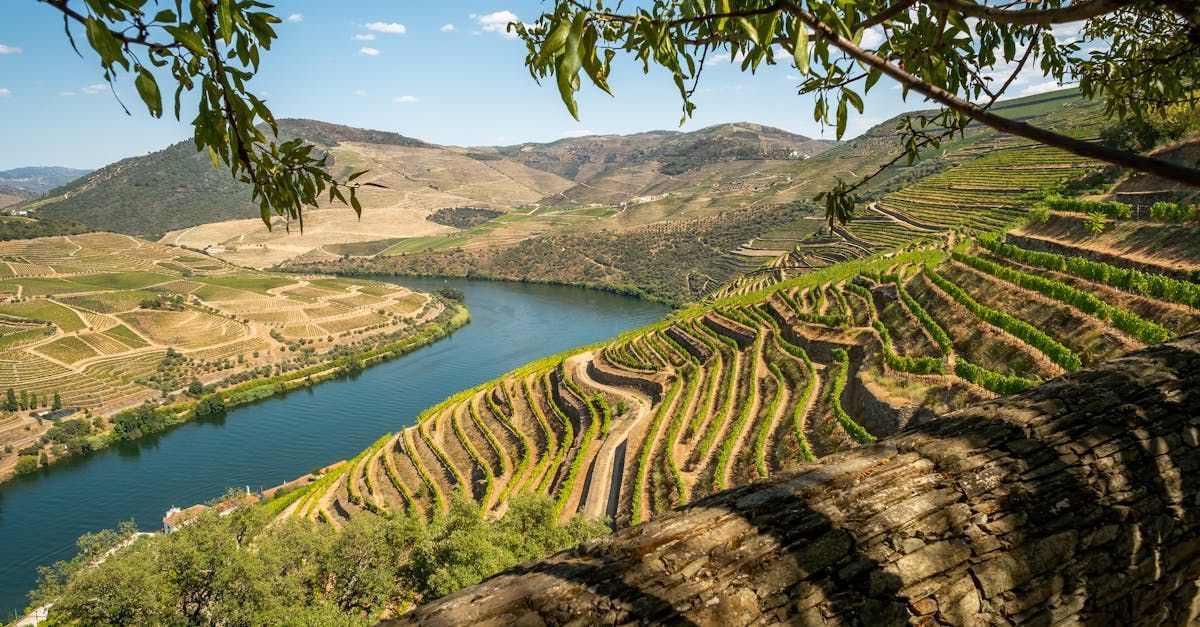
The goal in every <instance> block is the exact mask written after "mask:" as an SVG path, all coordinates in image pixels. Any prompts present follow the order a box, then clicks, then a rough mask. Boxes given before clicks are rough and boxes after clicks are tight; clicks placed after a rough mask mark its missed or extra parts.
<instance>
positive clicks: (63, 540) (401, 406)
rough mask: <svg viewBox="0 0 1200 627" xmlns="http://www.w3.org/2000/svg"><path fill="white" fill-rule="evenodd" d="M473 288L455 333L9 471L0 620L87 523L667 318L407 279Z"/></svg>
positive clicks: (352, 441)
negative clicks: (350, 370) (38, 466)
mask: <svg viewBox="0 0 1200 627" xmlns="http://www.w3.org/2000/svg"><path fill="white" fill-rule="evenodd" d="M399 283H400V284H401V285H402V286H403V287H406V288H408V289H411V290H414V291H419V292H423V293H436V292H437V291H438V290H439V289H441V288H442V287H445V286H447V285H448V286H450V287H453V288H455V289H457V290H459V291H461V292H462V293H463V294H464V296H465V304H466V306H467V307H468V308H469V309H470V316H471V322H470V323H469V324H467V325H465V326H463V327H462V328H460V329H458V330H457V331H455V332H454V333H453V334H451V335H450V336H449V337H447V338H444V339H442V340H440V341H437V342H433V343H431V344H429V345H427V346H425V347H423V348H419V349H416V350H413V351H411V352H410V353H408V354H406V355H405V356H404V357H402V358H400V359H390V360H387V361H385V362H382V363H379V364H377V365H373V366H371V367H369V368H366V369H364V370H362V371H361V372H358V373H356V374H349V375H347V376H343V377H339V378H336V379H334V380H332V381H328V382H326V383H324V384H322V385H320V386H314V387H311V388H309V387H302V388H298V389H296V390H294V391H292V392H289V393H287V394H278V395H275V396H273V397H271V398H268V399H266V400H263V401H260V402H256V403H251V404H248V405H244V406H241V407H238V408H236V409H231V410H230V411H228V412H227V413H224V414H219V415H211V416H202V417H198V418H195V419H192V420H189V421H188V422H186V423H184V424H180V425H178V426H176V427H173V428H172V429H170V430H168V431H165V432H163V433H161V434H158V435H153V436H147V437H143V438H141V439H139V440H136V441H131V442H120V443H117V444H115V445H113V446H110V447H109V448H108V449H106V450H103V451H99V452H97V453H94V454H91V455H87V456H84V457H79V458H71V459H68V460H65V461H64V462H63V463H61V464H58V465H56V466H55V467H54V468H53V469H51V471H50V472H45V473H41V472H39V473H35V474H33V475H30V476H23V477H17V478H15V479H13V480H10V481H8V482H6V483H4V484H0V538H4V542H0V617H2V618H0V621H2V620H3V619H9V620H11V619H15V618H17V617H18V616H19V615H20V614H21V613H24V611H25V609H26V607H27V606H28V605H29V599H28V598H27V596H26V594H27V592H28V591H29V590H30V589H32V588H33V587H34V586H35V585H36V582H37V567H38V566H40V565H50V564H52V563H54V562H57V561H59V560H69V559H70V558H71V556H72V555H74V554H75V553H76V551H77V548H76V545H75V541H76V539H77V538H79V537H80V536H81V535H83V534H85V533H89V532H94V531H96V530H99V529H113V528H116V527H118V526H119V525H120V524H121V523H122V522H124V521H129V520H131V519H133V520H136V521H138V522H139V523H140V524H139V527H140V528H141V529H143V530H145V531H150V530H154V529H157V528H159V527H160V525H161V521H162V517H163V513H164V512H165V511H166V510H168V509H169V508H170V507H171V506H172V505H180V506H184V505H187V504H190V503H204V502H208V501H211V500H212V499H214V498H217V497H220V496H221V495H222V494H224V493H225V492H226V491H227V490H228V489H229V488H239V489H242V490H244V489H245V487H246V486H249V487H250V489H251V490H253V491H259V490H262V489H264V488H267V487H269V486H274V485H279V484H281V483H285V482H287V481H290V480H293V479H295V478H297V477H301V476H303V475H305V473H308V472H310V471H312V470H314V469H317V468H325V467H328V466H329V465H331V464H333V463H335V462H337V461H338V460H345V459H350V458H353V457H354V456H355V455H357V454H358V453H359V452H360V451H362V450H363V449H364V448H367V447H369V446H370V445H371V443H372V442H375V441H376V440H378V438H379V436H380V435H382V434H384V433H388V432H391V433H395V432H397V431H399V430H401V429H403V428H405V427H406V426H408V425H411V424H413V423H414V421H415V419H416V417H417V416H418V415H420V414H421V413H422V412H423V411H425V410H426V409H427V408H429V407H430V406H432V405H436V404H437V403H439V402H441V401H443V400H444V399H445V398H446V397H448V396H451V395H453V394H455V393H456V392H459V391H461V390H463V389H466V388H470V387H473V386H475V385H477V384H479V383H482V382H484V381H489V380H492V379H495V378H496V377H499V376H501V375H503V374H504V373H506V372H508V371H510V370H512V369H514V368H518V367H520V366H522V365H524V364H527V363H528V362H530V361H531V360H536V359H538V358H541V357H544V356H546V355H553V354H557V353H560V352H562V351H565V350H568V349H571V348H573V347H578V346H584V345H588V344H593V343H595V342H598V341H601V340H604V339H607V338H611V337H614V336H617V335H619V334H621V333H623V332H626V331H628V330H630V329H635V328H640V327H643V326H645V325H647V324H650V323H653V322H657V321H659V320H661V319H662V317H663V316H664V315H666V314H667V313H668V310H667V308H666V307H664V306H662V305H659V304H655V303H650V302H647V301H643V300H638V299H632V298H626V297H621V296H616V295H613V294H610V293H606V292H598V291H593V290H584V289H578V288H572V287H558V286H549V285H536V284H525V283H505V282H499V281H463V280H453V279H451V280H449V281H444V280H440V279H439V280H436V281H435V280H421V279H406V280H404V281H402V282H399Z"/></svg>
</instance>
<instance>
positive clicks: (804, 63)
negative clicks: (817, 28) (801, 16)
mask: <svg viewBox="0 0 1200 627" xmlns="http://www.w3.org/2000/svg"><path fill="white" fill-rule="evenodd" d="M795 29H796V32H795V33H793V34H792V56H794V57H795V58H796V69H797V70H800V73H801V74H803V75H805V76H808V27H807V26H805V25H804V24H803V23H801V22H799V21H796V22H795Z"/></svg>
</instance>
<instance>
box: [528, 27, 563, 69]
mask: <svg viewBox="0 0 1200 627" xmlns="http://www.w3.org/2000/svg"><path fill="white" fill-rule="evenodd" d="M570 32H571V25H570V24H568V23H567V21H566V20H563V21H561V22H559V23H558V24H556V25H555V26H554V29H553V30H551V31H550V34H549V35H547V36H546V40H545V41H544V42H543V43H542V49H541V50H540V51H538V55H537V57H536V59H535V60H534V63H536V64H537V65H545V64H546V62H548V61H549V60H550V58H551V57H552V56H554V53H556V52H558V51H559V50H562V48H563V46H564V45H566V43H567V35H569V34H570Z"/></svg>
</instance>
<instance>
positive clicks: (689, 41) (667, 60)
mask: <svg viewBox="0 0 1200 627" xmlns="http://www.w3.org/2000/svg"><path fill="white" fill-rule="evenodd" d="M1073 22H1082V24H1083V30H1082V32H1081V34H1080V36H1079V37H1078V38H1076V39H1071V40H1069V41H1059V40H1058V39H1056V38H1055V35H1054V33H1053V30H1052V29H1053V28H1054V26H1055V25H1060V24H1068V23H1073ZM508 28H509V30H510V31H512V32H515V33H516V34H517V35H519V36H520V37H521V38H522V39H523V40H524V41H525V43H526V45H527V48H528V55H527V57H526V65H527V66H528V68H529V71H530V73H531V74H532V75H533V77H534V78H535V79H539V80H540V79H543V78H547V77H551V76H552V77H553V78H554V80H555V83H556V85H557V87H558V92H559V94H560V96H561V97H562V100H563V102H564V104H565V105H566V107H567V109H568V110H569V111H570V112H571V114H572V115H573V116H575V117H576V118H578V117H579V111H578V105H577V103H576V100H575V94H576V92H578V91H579V90H580V89H581V86H582V80H583V78H584V77H586V78H587V79H588V80H589V81H590V82H591V83H592V84H593V85H595V86H596V87H597V88H599V89H601V90H603V91H605V92H607V93H610V94H611V93H612V90H611V88H610V86H609V74H610V72H611V70H612V67H613V66H612V60H613V59H614V58H615V57H616V55H617V54H618V52H624V53H626V54H629V55H630V56H632V57H633V58H635V59H636V60H637V61H639V62H640V63H641V64H642V68H643V70H644V71H645V72H647V73H649V71H650V66H651V65H656V66H659V67H661V68H662V69H664V70H666V72H667V74H669V75H670V76H671V78H672V80H673V81H674V84H675V87H676V89H677V90H678V91H679V95H680V97H681V99H682V103H683V119H685V120H686V119H687V118H688V117H690V116H691V115H692V113H693V112H694V110H695V107H696V106H695V104H694V103H693V101H692V96H693V94H694V93H695V92H696V89H697V85H698V83H699V80H700V78H701V75H702V72H703V70H704V66H705V64H706V62H710V61H709V60H710V59H712V58H714V57H715V56H716V54H717V53H725V54H727V55H728V56H729V58H731V59H733V60H734V61H735V62H738V63H740V67H741V69H742V70H743V71H751V72H753V71H754V70H756V69H757V68H759V67H760V66H761V65H763V64H764V63H765V64H768V65H770V64H774V63H780V62H784V63H789V64H792V65H794V66H795V68H796V69H797V71H798V72H799V73H800V74H801V75H802V77H803V78H802V79H801V81H800V84H799V93H801V94H811V95H813V96H815V99H814V101H815V105H814V109H813V117H814V118H815V119H816V120H817V121H818V122H822V123H824V124H832V125H834V126H835V128H836V130H837V137H838V138H839V139H840V138H841V137H842V136H843V135H844V133H845V131H846V127H847V121H848V119H849V116H850V110H851V109H853V110H855V111H857V112H858V113H862V112H863V110H864V99H863V97H864V95H866V94H867V93H868V92H869V91H870V90H871V89H873V88H875V87H876V85H877V84H878V82H879V80H880V79H881V78H882V77H884V76H887V77H888V78H890V79H891V80H892V81H894V82H896V83H898V84H899V85H900V87H901V88H902V89H903V93H904V95H905V96H907V95H908V94H909V93H913V92H915V93H916V94H918V95H920V96H923V97H924V98H927V99H929V100H930V101H932V102H934V103H936V104H938V105H940V106H941V107H942V109H941V110H940V111H939V112H938V113H937V114H936V115H933V116H927V115H909V116H905V117H904V118H903V121H902V123H901V125H900V127H899V131H900V133H901V134H902V138H903V150H902V151H901V153H900V154H898V155H896V157H895V159H894V160H893V161H891V162H890V163H889V164H888V165H891V164H894V163H896V162H898V161H900V160H901V159H905V158H907V159H908V161H909V162H910V163H911V162H912V161H913V160H915V159H916V158H917V156H918V155H919V153H920V151H921V150H922V149H925V148H937V147H938V146H939V145H940V143H941V142H942V141H943V140H945V139H947V138H949V137H951V136H953V135H955V134H958V133H961V132H962V131H963V130H964V129H965V128H966V125H967V124H968V123H970V122H972V121H975V122H979V123H982V124H986V125H988V126H991V127H993V128H995V129H997V130H999V131H1002V132H1005V133H1010V134H1012V135H1017V136H1020V137H1024V138H1026V139H1030V140H1033V141H1035V142H1039V143H1043V144H1047V145H1050V146H1055V147H1058V148H1061V149H1064V150H1067V151H1070V152H1073V153H1076V154H1079V155H1082V156H1085V157H1090V158H1094V159H1099V160H1102V161H1107V162H1109V163H1113V164H1117V165H1120V166H1124V167H1127V168H1132V169H1135V170H1141V171H1144V172H1149V173H1152V174H1156V175H1158V176H1161V177H1164V178H1167V179H1171V180H1174V181H1178V182H1182V183H1186V184H1190V185H1196V184H1197V182H1198V181H1200V169H1197V168H1195V167H1188V166H1184V165H1179V164H1176V163H1171V162H1168V161H1164V160H1162V159H1158V158H1155V157H1151V156H1146V155H1142V154H1138V153H1136V152H1132V151H1129V150H1122V149H1120V148H1116V147H1113V146H1111V145H1105V144H1103V143H1099V142H1092V141H1085V140H1082V139H1079V138H1075V137H1069V136H1066V135H1063V134H1059V133H1055V132H1052V131H1050V130H1048V129H1045V128H1040V127H1037V126H1033V125H1031V124H1029V123H1026V122H1023V121H1020V120H1017V119H1013V118H1007V117H1004V116H1002V115H999V114H997V113H996V112H995V111H992V110H991V109H992V105H993V104H995V102H996V101H997V100H998V99H999V98H1000V97H1001V96H1002V95H1004V94H1005V93H1006V91H1008V89H1009V88H1010V87H1011V86H1012V85H1013V83H1014V82H1015V81H1016V79H1017V78H1018V77H1019V76H1021V75H1022V74H1023V73H1025V72H1032V73H1037V74H1040V76H1041V77H1042V78H1043V80H1045V79H1049V80H1053V81H1057V82H1059V83H1060V84H1065V83H1071V82H1076V81H1077V82H1078V83H1079V86H1080V89H1081V91H1082V92H1083V94H1084V95H1085V96H1086V97H1089V98H1094V99H1103V100H1104V104H1105V107H1106V111H1107V112H1108V113H1110V114H1113V115H1114V116H1115V117H1116V118H1117V119H1118V120H1126V119H1132V120H1141V119H1143V118H1144V117H1146V116H1150V115H1159V114H1162V113H1163V112H1164V111H1166V110H1168V109H1169V108H1171V107H1174V106H1181V105H1182V106H1186V107H1194V106H1195V104H1196V103H1197V102H1198V101H1200V92H1197V91H1196V89H1195V87H1194V86H1195V85H1196V84H1197V81H1198V79H1200V17H1198V13H1197V11H1196V8H1195V5H1194V3H1190V2H1184V1H1181V0H1149V1H1147V2H1139V3H1133V2H1126V1H1122V0H1116V1H1109V0H1079V1H1077V2H1073V3H1071V4H1069V5H1065V4H1064V3H1063V2H1061V1H1060V0H1030V1H1029V2H1024V3H1020V4H1019V5H1013V4H999V5H998V4H994V3H977V2H974V1H973V0H836V1H834V0H657V1H656V2H654V3H644V4H643V3H639V4H638V5H637V8H632V6H631V5H626V4H622V3H615V6H614V3H612V2H605V1H604V0H587V1H580V0H555V2H554V3H553V6H552V7H551V8H549V10H547V11H546V12H544V13H543V14H542V15H541V16H540V17H539V18H537V19H535V20H533V21H532V22H530V23H523V22H515V23H511V24H509V25H508ZM868 31H870V32H871V33H872V34H873V35H875V36H873V37H871V38H870V39H868V38H866V37H865V35H866V33H867V32H868ZM868 41H875V42H877V43H867V42H868ZM995 72H1001V73H1002V75H1001V76H1000V77H999V78H998V79H993V78H992V77H990V75H991V74H993V73H995ZM888 165H885V166H884V168H886V167H888ZM881 170H882V169H881ZM875 174H878V172H876V173H875ZM875 174H869V175H868V176H867V177H866V178H865V179H863V180H860V181H859V182H857V183H854V184H849V183H845V182H839V183H837V184H836V185H835V186H834V188H833V189H831V190H829V191H828V192H826V193H824V194H822V195H821V197H822V198H824V199H825V202H826V210H827V214H828V216H829V218H830V220H831V221H832V220H833V219H839V220H842V221H845V220H847V219H849V218H850V215H851V213H852V212H853V208H854V200H855V198H854V196H853V192H854V191H855V190H857V189H858V188H859V187H860V186H861V185H862V184H863V183H864V182H865V181H866V180H869V179H870V178H871V177H873V176H875Z"/></svg>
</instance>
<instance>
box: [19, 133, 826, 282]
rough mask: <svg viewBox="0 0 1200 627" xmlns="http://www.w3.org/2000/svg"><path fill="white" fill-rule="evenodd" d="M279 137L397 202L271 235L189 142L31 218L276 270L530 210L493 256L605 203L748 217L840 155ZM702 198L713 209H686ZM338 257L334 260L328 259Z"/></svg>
mask: <svg viewBox="0 0 1200 627" xmlns="http://www.w3.org/2000/svg"><path fill="white" fill-rule="evenodd" d="M280 132H281V135H284V136H287V137H291V136H300V137H304V138H306V139H308V140H309V141H312V142H314V143H315V144H317V145H319V146H321V147H323V148H324V149H325V150H326V151H327V152H328V154H329V155H330V156H331V158H332V160H333V163H334V169H335V172H336V173H338V174H345V173H348V172H350V171H352V170H357V169H369V170H371V173H370V174H369V175H368V176H367V178H365V179H363V180H369V181H371V182H376V183H380V184H382V185H386V186H387V189H376V188H373V189H370V190H367V192H366V193H365V194H364V196H363V202H364V205H365V206H366V207H367V209H368V210H367V211H366V212H365V213H364V217H363V218H362V220H358V219H357V218H355V216H354V215H353V213H352V212H349V211H347V210H345V208H344V207H341V206H340V205H338V206H333V207H329V208H325V207H322V208H319V209H317V210H314V211H311V212H309V213H308V214H307V215H306V219H305V227H306V228H305V235H304V237H303V238H300V237H291V236H289V235H288V232H287V229H286V226H287V225H286V224H284V223H282V222H281V221H276V226H277V227H280V228H278V229H277V230H278V231H279V232H278V233H268V232H264V229H263V228H262V226H261V223H260V222H258V219H257V215H258V214H257V210H256V209H255V208H254V207H253V206H252V205H250V203H249V202H248V194H247V191H246V189H244V188H243V187H242V186H241V185H239V184H237V183H235V182H232V181H229V180H228V178H227V177H226V176H225V175H224V173H223V172H221V171H217V170H213V169H212V168H211V165H210V164H209V162H208V159H207V157H206V156H204V155H200V154H197V153H195V151H194V150H193V149H192V145H191V143H190V142H181V143H179V144H175V145H173V146H171V147H168V148H166V149H164V150H162V151H159V152H156V153H152V154H150V155H146V156H143V157H135V158H131V159H126V160H123V161H120V162H118V163H115V164H112V165H110V166H107V167H105V168H102V169H101V170H99V171H97V172H94V173H92V174H91V175H90V176H88V177H85V178H84V179H82V180H79V181H76V182H74V183H72V184H70V185H67V186H64V187H62V188H60V189H57V190H54V192H53V193H52V194H51V197H50V198H47V199H44V200H38V201H33V202H29V203H26V204H25V205H23V208H27V209H30V210H33V211H35V212H36V213H37V215H39V216H42V217H45V218H51V219H63V218H66V217H68V216H69V217H70V218H71V219H75V220H78V221H80V222H84V223H87V224H93V225H95V226H97V227H100V228H107V229H115V230H118V231H120V232H125V233H129V234H134V235H138V236H147V237H152V236H160V235H162V234H164V233H166V234H167V235H166V237H165V239H164V241H165V242H168V243H172V244H181V245H187V246H190V247H193V248H208V247H212V246H216V247H218V249H217V250H216V251H214V252H216V254H218V255H220V256H222V257H223V258H226V259H228V260H230V261H234V262H237V263H241V264H246V265H254V266H256V267H264V266H269V265H272V264H275V263H279V262H282V261H285V260H287V259H291V258H294V257H297V256H300V255H303V254H305V253H306V252H309V251H318V252H330V253H331V254H334V255H336V254H338V253H336V252H332V251H335V250H337V248H336V247H338V246H340V245H345V244H359V243H363V242H370V241H385V240H389V239H399V238H414V237H429V236H437V235H442V234H444V235H446V236H458V234H459V233H460V231H458V230H456V229H454V228H453V227H448V226H446V225H443V224H439V223H437V222H435V221H429V220H427V219H426V218H427V216H429V215H430V214H432V213H434V212H436V211H438V210H441V209H445V208H453V207H463V206H469V207H478V208H483V209H489V210H493V211H499V212H513V211H517V210H521V211H524V214H523V215H522V216H516V219H514V220H512V221H510V222H507V228H505V229H503V233H497V234H496V235H495V236H494V237H492V238H486V239H487V241H488V243H489V245H490V244H491V243H496V242H500V243H504V242H507V243H513V242H517V241H520V240H522V239H525V238H527V237H530V236H532V235H534V234H538V233H543V232H547V231H563V230H571V229H574V228H577V227H578V228H583V229H590V228H591V227H592V226H593V225H591V224H589V223H591V222H594V217H595V216H596V215H597V209H596V208H595V207H594V205H597V204H603V205H605V206H606V207H611V208H612V209H611V211H610V210H609V209H602V210H599V213H605V212H606V211H607V212H609V213H613V214H615V213H617V212H618V210H619V213H620V214H621V220H620V221H621V222H622V223H624V224H626V225H644V224H649V223H654V222H660V221H662V220H665V219H677V218H679V219H691V218H699V217H704V216H707V215H712V214H713V213H715V212H718V211H721V210H724V209H729V208H736V207H740V206H743V204H745V203H743V200H745V202H750V201H751V199H750V196H749V195H748V192H749V191H750V190H751V189H752V188H760V189H762V190H767V188H768V187H769V186H770V185H771V184H772V183H771V181H776V180H778V181H781V182H783V181H785V179H786V178H787V176H786V175H781V174H779V173H778V172H767V173H766V174H762V173H760V172H759V170H761V169H763V168H764V167H767V168H768V169H772V168H773V169H775V170H789V169H792V168H794V167H795V166H796V165H797V164H799V163H800V162H802V161H803V160H804V159H805V158H808V157H810V156H811V155H814V154H818V153H820V152H821V151H823V150H825V149H827V148H828V147H829V145H831V143H830V142H825V141H820V140H812V139H809V138H806V137H802V136H799V135H794V134H791V133H787V132H785V131H781V130H778V129H772V128H768V127H763V126H759V125H755V124H748V123H739V124H726V125H719V126H715V127H710V128H706V129H701V130H699V131H694V132H690V133H678V132H651V133H642V134H636V135H630V136H597V137H585V138H572V139H565V140H561V141H558V142H551V143H548V144H522V145H518V146H506V147H478V148H458V147H443V146H436V145H433V144H429V143H426V142H422V141H419V140H416V139H412V138H408V137H404V136H401V135H398V134H395V133H388V132H384V131H371V130H363V129H354V128H350V127H346V126H341V125H336V124H328V123H324V122H317V121H313V120H281V121H280ZM698 195H703V196H705V197H711V198H712V199H711V200H705V201H703V202H701V203H690V201H688V200H687V199H694V198H696V197H697V196H698ZM676 197H677V198H676ZM132 199H136V200H132ZM654 200H659V201H662V202H658V203H657V204H656V203H654V202H653V201H654ZM130 202H137V203H138V206H139V212H138V214H137V216H138V217H137V219H136V220H135V219H133V218H132V217H131V216H132V215H133V214H132V213H131V212H129V211H127V209H128V207H129V204H130ZM531 212H532V213H531ZM517 222H523V224H516V223H517ZM492 226H494V225H492ZM484 230H489V229H484ZM434 241H435V242H436V240H434ZM438 243H440V242H438ZM416 245H419V244H416V243H414V244H411V245H410V246H409V247H412V246H416ZM325 246H333V247H335V248H334V249H331V250H330V251H326V250H325V249H324V247H325ZM384 248H386V247H384Z"/></svg>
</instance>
